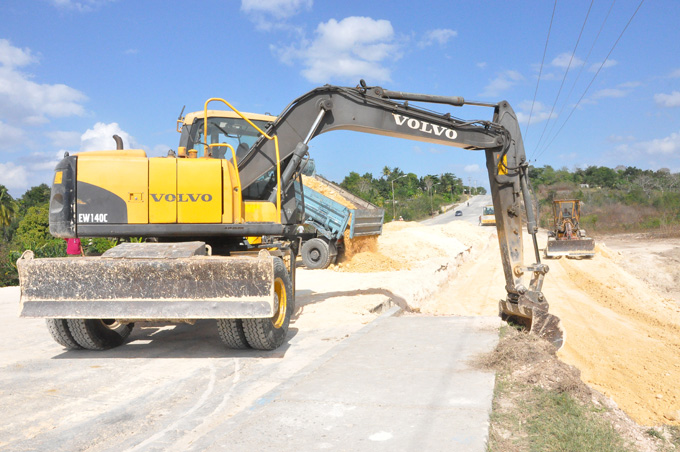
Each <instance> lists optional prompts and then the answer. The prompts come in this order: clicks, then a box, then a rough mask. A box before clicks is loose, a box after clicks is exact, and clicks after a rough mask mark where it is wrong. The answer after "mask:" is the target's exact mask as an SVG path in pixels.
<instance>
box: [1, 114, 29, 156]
mask: <svg viewBox="0 0 680 452" xmlns="http://www.w3.org/2000/svg"><path fill="white" fill-rule="evenodd" d="M25 135H26V134H25V133H24V131H23V130H22V129H20V128H18V127H13V126H11V125H9V124H5V123H4V122H2V121H0V150H4V149H12V148H13V147H15V146H16V145H18V144H19V143H21V142H22V141H23V140H24V138H25Z"/></svg>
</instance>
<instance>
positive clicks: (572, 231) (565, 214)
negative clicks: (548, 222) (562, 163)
mask: <svg viewBox="0 0 680 452" xmlns="http://www.w3.org/2000/svg"><path fill="white" fill-rule="evenodd" d="M580 221H581V201H579V200H578V199H562V200H554V201H553V228H552V230H551V231H549V232H548V245H547V247H546V249H545V257H548V258H560V257H562V256H567V257H570V258H579V257H586V258H589V257H593V256H594V255H595V241H594V240H593V239H592V238H589V237H586V231H585V230H584V229H582V228H581V224H580Z"/></svg>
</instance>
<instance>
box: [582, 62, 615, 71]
mask: <svg viewBox="0 0 680 452" xmlns="http://www.w3.org/2000/svg"><path fill="white" fill-rule="evenodd" d="M617 64H619V62H618V61H616V60H607V61H605V62H604V65H602V62H599V63H593V64H591V65H590V68H589V69H588V71H589V72H597V71H598V70H600V66H602V69H606V68H608V67H612V66H616V65H617Z"/></svg>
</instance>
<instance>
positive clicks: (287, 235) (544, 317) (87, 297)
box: [18, 80, 563, 349]
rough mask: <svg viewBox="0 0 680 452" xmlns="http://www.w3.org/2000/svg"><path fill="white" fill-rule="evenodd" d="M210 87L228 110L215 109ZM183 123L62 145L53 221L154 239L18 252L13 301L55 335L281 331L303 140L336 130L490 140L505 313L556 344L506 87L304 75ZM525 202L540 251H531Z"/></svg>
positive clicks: (277, 334)
mask: <svg viewBox="0 0 680 452" xmlns="http://www.w3.org/2000/svg"><path fill="white" fill-rule="evenodd" d="M402 101H405V102H402ZM211 102H221V103H223V104H224V105H226V106H227V107H228V108H229V109H230V111H229V112H228V114H215V112H214V111H209V110H208V106H209V104H210V103H211ZM410 102H428V103H434V104H440V105H448V106H458V107H460V106H463V105H476V106H482V107H488V108H490V109H492V110H493V119H492V120H491V121H489V120H473V121H469V120H465V121H464V120H460V119H457V118H455V117H454V116H452V115H451V114H450V113H436V112H433V111H431V110H428V109H423V108H420V107H416V106H414V105H413V104H412V103H410ZM178 124H179V125H180V126H181V129H180V131H181V137H180V145H179V147H178V149H177V152H176V153H175V152H169V153H168V156H167V157H155V158H148V157H147V156H146V155H145V153H144V151H143V150H125V149H122V147H123V146H122V142H121V141H120V139H117V146H116V148H117V149H114V150H105V151H98V152H84V153H80V154H77V155H66V156H65V157H64V159H63V160H62V161H61V162H60V163H59V164H58V165H57V167H56V169H55V174H54V179H53V183H52V194H51V201H50V232H51V233H52V234H53V235H55V236H57V237H63V238H71V237H146V238H154V240H155V242H154V243H126V244H123V245H120V246H117V247H115V248H112V249H111V250H109V251H107V252H106V253H104V254H103V255H102V256H100V257H83V258H79V259H60V258H52V259H34V258H33V256H32V253H31V252H26V253H24V256H23V257H22V258H21V259H20V260H19V262H18V268H19V276H20V281H21V315H22V316H25V317H42V318H46V319H48V320H47V322H48V328H49V331H50V333H51V334H52V336H53V337H54V339H55V340H56V341H57V342H58V343H60V344H61V345H63V346H64V347H66V348H70V349H75V348H86V349H106V348H110V347H114V346H116V345H120V344H121V343H123V342H124V341H125V339H126V337H127V336H128V335H129V333H130V329H131V328H132V325H133V324H134V322H136V321H141V320H164V321H175V322H183V321H187V322H192V321H194V320H196V319H215V320H216V321H217V325H218V329H219V333H220V337H221V338H222V340H223V342H224V343H225V344H226V345H227V346H228V347H232V348H246V347H253V348H257V349H274V348H277V347H278V346H280V345H281V344H282V343H283V342H284V341H285V340H286V337H287V332H288V324H289V322H290V317H291V315H292V313H293V312H294V310H295V265H294V263H295V257H296V255H297V253H298V251H299V243H300V236H299V233H298V226H299V225H300V224H301V223H302V222H303V221H304V219H305V214H304V205H305V203H304V194H303V196H301V197H299V196H298V197H297V198H296V196H295V187H294V185H295V181H296V180H297V181H300V179H301V173H302V171H303V169H304V167H305V165H306V163H307V162H308V159H309V155H308V146H307V144H308V143H309V141H310V140H311V139H312V138H314V137H315V136H317V135H320V134H322V133H326V132H331V131H334V130H354V131H359V132H366V133H374V134H378V135H387V136H393V137H399V138H406V139H412V140H418V141H423V142H428V143H436V144H443V145H448V146H454V147H459V148H463V149H467V150H471V151H482V152H484V153H485V156H486V162H487V170H488V174H489V181H490V186H491V194H492V199H493V205H494V215H495V218H496V227H497V228H498V239H499V243H500V249H501V257H502V260H503V268H504V276H505V288H506V291H507V297H506V298H505V299H504V300H502V301H501V302H500V304H499V307H500V312H501V315H502V316H503V317H504V318H507V317H515V318H518V319H524V320H525V323H529V324H530V328H531V331H534V332H536V333H538V334H540V335H542V336H544V337H546V338H547V339H548V340H550V341H552V342H553V343H554V344H555V345H556V346H557V347H558V348H559V347H560V346H561V344H562V341H563V334H562V330H561V327H560V322H559V319H558V318H556V317H555V316H553V315H552V314H549V313H548V303H547V300H546V299H545V297H544V296H543V294H542V292H541V286H542V284H543V279H544V276H545V274H546V273H547V272H548V267H547V266H546V265H545V264H542V263H541V262H540V256H539V252H538V247H537V241H536V232H537V226H536V217H535V215H534V212H533V211H532V209H531V207H530V206H532V203H531V195H530V193H529V188H528V175H527V174H528V163H527V161H526V157H525V153H524V147H523V144H522V138H521V135H520V129H519V125H518V122H517V118H516V115H515V113H514V112H513V110H512V108H511V107H510V105H509V104H508V103H507V102H504V101H503V102H499V103H482V102H470V101H465V99H463V98H462V97H451V96H433V95H427V94H413V93H404V92H398V91H389V90H385V89H383V88H381V87H369V86H367V85H366V84H365V83H364V81H363V80H362V81H361V83H360V84H359V85H358V86H356V87H338V86H331V85H326V86H322V87H319V88H316V89H313V90H312V91H310V92H308V93H306V94H303V95H302V96H300V97H298V98H297V99H295V100H294V101H293V102H291V103H290V104H289V105H288V106H287V107H286V108H285V109H284V111H283V112H282V113H281V114H279V115H278V116H276V117H272V116H265V115H257V114H250V113H241V112H239V111H237V110H236V109H235V108H233V107H232V105H231V104H229V103H228V102H227V101H225V100H223V99H209V100H208V101H207V102H206V103H205V105H204V109H203V113H202V114H200V113H199V114H193V115H187V117H186V118H180V120H179V121H178ZM300 185H302V184H300ZM522 198H524V202H523V203H522ZM522 205H524V206H528V207H527V208H526V212H525V213H526V217H527V219H528V225H527V231H528V232H529V233H530V234H531V235H532V237H533V243H534V256H535V259H536V260H535V262H534V263H533V264H529V265H527V264H526V263H525V262H524V253H523V248H522V221H521V218H522ZM527 278H528V279H527Z"/></svg>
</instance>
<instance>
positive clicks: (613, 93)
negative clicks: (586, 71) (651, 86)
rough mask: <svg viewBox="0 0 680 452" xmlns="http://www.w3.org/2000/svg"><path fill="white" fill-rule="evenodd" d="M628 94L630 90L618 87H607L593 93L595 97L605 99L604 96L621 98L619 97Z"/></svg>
mask: <svg viewBox="0 0 680 452" xmlns="http://www.w3.org/2000/svg"><path fill="white" fill-rule="evenodd" d="M627 94H628V91H626V90H623V89H618V88H605V89H601V90H599V91H596V92H595V93H594V94H593V99H603V98H607V97H609V98H611V97H613V98H619V97H625V96H626V95H627Z"/></svg>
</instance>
